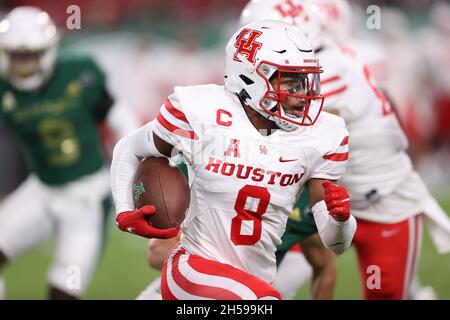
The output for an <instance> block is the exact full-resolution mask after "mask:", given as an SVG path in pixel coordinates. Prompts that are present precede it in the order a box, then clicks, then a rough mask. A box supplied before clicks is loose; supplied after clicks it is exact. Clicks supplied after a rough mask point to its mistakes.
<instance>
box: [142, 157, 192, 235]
mask: <svg viewBox="0 0 450 320" xmlns="http://www.w3.org/2000/svg"><path fill="white" fill-rule="evenodd" d="M133 199H134V205H135V207H136V208H141V207H143V206H145V205H154V206H155V207H156V213H155V214H154V215H153V216H150V217H149V219H148V221H149V223H150V224H151V225H153V226H155V227H157V228H159V229H167V228H172V227H177V226H179V225H180V224H181V223H182V222H183V220H184V217H185V214H186V210H187V209H188V207H189V201H190V192H189V184H188V182H187V180H186V178H185V176H184V174H183V173H182V172H181V171H180V170H179V169H178V168H177V167H173V166H170V165H169V161H168V160H167V159H166V158H146V159H145V160H143V161H142V162H141V164H140V165H139V168H138V170H137V171H136V175H135V177H134V182H133Z"/></svg>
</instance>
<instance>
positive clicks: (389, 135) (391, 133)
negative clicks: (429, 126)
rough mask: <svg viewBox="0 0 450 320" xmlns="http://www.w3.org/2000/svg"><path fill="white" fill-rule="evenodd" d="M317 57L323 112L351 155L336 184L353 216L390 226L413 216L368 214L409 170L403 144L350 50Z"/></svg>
mask: <svg viewBox="0 0 450 320" xmlns="http://www.w3.org/2000/svg"><path fill="white" fill-rule="evenodd" d="M317 57H318V58H319V61H320V64H321V65H322V67H323V70H324V72H323V74H322V75H321V89H322V94H323V95H324V96H325V103H324V110H328V111H332V110H336V111H338V112H339V115H340V116H342V117H343V118H344V119H345V122H346V124H347V128H348V131H349V133H350V144H349V147H350V150H351V153H350V157H349V161H348V165H347V170H346V172H345V174H344V175H343V176H342V178H341V180H340V183H341V184H343V185H345V186H346V187H347V188H348V190H349V193H350V197H351V203H352V214H354V215H355V216H356V217H359V218H364V219H368V220H371V221H386V220H388V221H390V222H393V221H396V220H402V219H404V218H407V216H408V215H412V214H416V210H415V209H414V210H413V211H411V210H410V209H411V208H409V207H408V206H405V207H403V208H401V209H402V210H401V211H402V212H403V213H402V215H401V216H399V215H391V216H390V217H389V214H390V212H383V213H380V212H372V211H371V210H370V209H372V208H373V207H371V205H372V204H373V203H374V202H376V201H378V200H379V199H380V198H382V197H383V196H386V195H388V194H391V193H392V192H393V191H394V190H395V189H396V188H397V187H398V186H399V185H400V183H401V182H403V181H405V179H406V178H407V177H408V175H410V174H411V172H412V170H413V169H412V164H411V160H410V158H409V156H408V155H407V153H406V151H405V150H406V149H407V147H408V140H407V138H406V136H405V134H404V133H403V130H402V129H401V127H400V125H399V122H398V120H397V118H396V116H395V114H394V113H393V111H392V110H391V106H390V104H389V102H388V101H387V99H386V97H385V96H384V94H383V93H382V92H381V91H380V89H379V88H378V87H377V85H376V82H375V80H374V79H373V77H372V76H371V73H370V71H369V68H368V67H367V66H365V65H363V64H361V63H360V62H359V60H358V57H357V56H356V53H355V52H354V51H353V50H352V49H349V48H343V47H338V46H336V47H328V48H326V49H324V50H322V51H319V52H318V53H317ZM366 209H369V210H366ZM380 214H382V215H383V216H380ZM384 214H387V215H388V218H386V216H384Z"/></svg>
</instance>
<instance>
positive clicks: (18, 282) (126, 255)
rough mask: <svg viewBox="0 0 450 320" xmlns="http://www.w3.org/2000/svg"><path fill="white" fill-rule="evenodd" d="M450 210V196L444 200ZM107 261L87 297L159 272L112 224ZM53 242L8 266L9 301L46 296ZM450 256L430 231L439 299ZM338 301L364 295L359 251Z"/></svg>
mask: <svg viewBox="0 0 450 320" xmlns="http://www.w3.org/2000/svg"><path fill="white" fill-rule="evenodd" d="M441 204H442V205H443V206H444V208H445V209H446V211H447V212H450V199H445V200H443V201H441ZM110 225H111V229H112V230H111V232H110V234H109V239H108V240H109V241H108V242H107V244H106V247H105V252H104V255H103V259H102V261H101V263H100V265H99V267H98V269H97V271H96V273H95V275H94V279H93V281H92V283H91V285H90V287H89V289H88V291H87V294H86V296H85V298H86V299H134V298H135V297H136V296H137V295H138V294H139V292H140V291H141V290H143V289H144V288H145V287H146V286H147V284H149V283H150V281H151V280H152V279H154V278H155V277H156V276H158V275H159V272H157V271H154V270H151V269H150V268H148V267H147V264H146V258H145V257H146V249H147V240H146V239H143V238H139V237H136V236H133V235H129V234H126V233H123V232H120V231H118V230H117V229H116V228H115V227H113V223H112V220H111V223H110ZM52 249H53V244H52V243H51V242H49V243H47V244H45V245H44V246H42V247H40V248H39V249H37V250H35V251H33V252H31V253H29V254H27V255H25V256H23V257H21V258H19V259H18V260H16V261H14V262H13V263H12V264H10V265H9V266H7V267H6V269H5V270H4V278H5V282H6V287H7V299H45V297H46V290H47V289H46V273H47V267H48V265H49V264H50V262H51V258H52ZM449 270H450V254H447V255H438V254H437V253H436V250H435V249H434V245H433V244H432V242H431V240H430V237H429V235H428V233H427V231H425V233H424V242H423V246H422V254H421V260H420V265H419V275H420V280H421V282H422V284H423V285H431V286H433V287H434V288H435V290H436V291H437V293H438V294H439V298H440V299H450V277H449ZM335 297H336V298H337V299H360V297H361V292H360V284H359V275H358V270H357V265H356V260H355V254H354V250H353V249H350V250H348V251H347V252H346V253H344V254H343V255H342V256H340V257H339V265H338V282H337V287H336V294H335ZM296 298H298V299H308V288H307V287H305V288H302V289H301V290H300V292H299V293H298V294H297V296H296Z"/></svg>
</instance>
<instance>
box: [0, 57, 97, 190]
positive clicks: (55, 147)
mask: <svg viewBox="0 0 450 320" xmlns="http://www.w3.org/2000/svg"><path fill="white" fill-rule="evenodd" d="M104 90H105V75H104V74H103V72H102V71H101V70H100V69H99V67H98V66H97V65H96V64H95V62H94V61H93V60H92V59H91V58H89V57H86V56H73V55H60V56H59V57H58V59H57V61H56V64H55V69H54V74H53V76H52V78H51V79H50V80H49V82H48V83H47V84H46V85H45V87H43V88H42V89H41V90H39V91H36V92H25V91H19V90H17V89H15V88H14V87H12V86H11V85H9V83H7V82H6V81H4V80H0V99H1V100H0V118H1V119H2V120H3V121H4V122H5V123H6V124H7V125H9V126H10V127H11V128H12V129H13V131H14V132H15V134H16V135H17V136H18V137H19V140H20V141H21V142H22V146H23V148H24V151H25V155H26V158H27V162H28V165H29V167H30V170H31V171H33V172H34V173H36V174H37V176H38V177H39V178H40V180H41V181H43V182H44V183H46V184H49V185H58V184H63V183H67V182H71V181H74V180H76V179H78V178H80V177H81V176H84V175H87V174H91V173H94V172H95V171H97V170H98V169H100V168H101V167H102V166H103V165H104V157H103V151H102V147H101V139H100V134H99V131H98V128H97V121H96V118H95V110H96V108H97V107H98V104H99V103H101V101H102V99H103V95H104V92H105V91H104Z"/></svg>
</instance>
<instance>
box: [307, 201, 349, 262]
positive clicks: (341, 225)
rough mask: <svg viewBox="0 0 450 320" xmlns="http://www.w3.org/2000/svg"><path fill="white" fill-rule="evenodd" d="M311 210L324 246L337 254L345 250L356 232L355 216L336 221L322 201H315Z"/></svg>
mask: <svg viewBox="0 0 450 320" xmlns="http://www.w3.org/2000/svg"><path fill="white" fill-rule="evenodd" d="M312 212H313V215H314V220H315V222H316V225H317V230H318V231H319V235H320V238H321V240H322V242H323V244H324V246H325V247H327V248H328V249H330V250H331V251H333V252H335V253H337V254H341V253H342V252H344V251H345V250H347V249H348V248H349V247H350V245H351V243H352V240H353V236H354V235H355V232H356V220H355V218H354V217H353V216H351V215H350V218H349V219H348V220H347V221H343V222H341V221H336V220H335V219H334V218H333V217H332V216H330V215H329V213H328V210H327V207H326V204H325V202H324V201H320V202H318V203H316V204H315V205H314V206H313V207H312Z"/></svg>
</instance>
